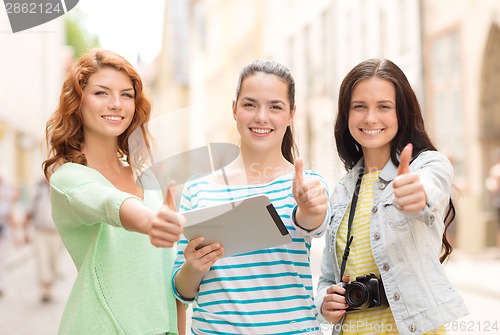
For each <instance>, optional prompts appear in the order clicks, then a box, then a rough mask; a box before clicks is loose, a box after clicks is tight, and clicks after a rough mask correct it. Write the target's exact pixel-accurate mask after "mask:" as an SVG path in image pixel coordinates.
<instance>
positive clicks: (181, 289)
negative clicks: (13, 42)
mask: <svg viewBox="0 0 500 335" xmlns="http://www.w3.org/2000/svg"><path fill="white" fill-rule="evenodd" d="M203 276H204V274H203V273H202V272H199V271H196V270H194V269H191V268H190V266H189V264H187V263H184V264H183V265H182V266H181V268H180V270H179V271H178V272H177V274H176V276H175V279H174V284H175V288H176V290H177V292H178V293H179V295H180V296H181V297H182V298H184V299H185V300H193V299H194V298H195V297H196V296H197V295H198V291H199V288H200V283H201V281H202V280H203Z"/></svg>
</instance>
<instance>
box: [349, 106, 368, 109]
mask: <svg viewBox="0 0 500 335" xmlns="http://www.w3.org/2000/svg"><path fill="white" fill-rule="evenodd" d="M352 108H353V109H365V106H364V105H354V106H352Z"/></svg>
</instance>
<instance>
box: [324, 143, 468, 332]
mask: <svg viewBox="0 0 500 335" xmlns="http://www.w3.org/2000/svg"><path fill="white" fill-rule="evenodd" d="M363 164H364V162H363V159H361V160H360V161H358V163H357V164H356V165H355V166H354V167H353V168H352V169H351V170H350V171H349V172H348V173H347V175H346V176H344V177H343V178H342V179H341V180H340V181H339V183H338V184H337V185H336V187H335V188H334V190H333V192H332V196H331V198H330V202H331V209H332V216H331V220H330V224H329V226H328V232H327V234H326V243H325V250H324V252H323V257H322V260H321V276H320V279H319V283H318V292H317V295H316V299H315V302H316V306H317V307H318V310H319V311H320V312H321V305H322V303H323V297H324V296H325V295H326V289H327V288H328V287H329V286H331V285H333V284H336V283H338V282H339V281H340V278H339V277H340V269H339V265H338V264H339V263H338V260H337V256H336V250H335V243H336V234H337V231H338V228H339V226H340V223H341V221H342V218H343V217H344V214H345V212H346V210H347V208H348V206H349V204H350V202H351V199H352V195H353V192H354V187H355V184H356V180H357V177H358V173H359V171H360V169H361V168H362V167H363ZM410 170H411V172H416V173H418V175H419V177H420V181H421V182H422V184H423V186H424V190H425V194H426V197H427V205H426V207H425V208H424V209H423V210H422V211H421V212H419V213H416V214H414V215H408V214H405V213H403V212H401V211H400V210H398V208H397V206H395V203H394V191H393V184H392V181H393V180H394V178H395V177H396V176H397V166H395V165H394V164H393V163H392V161H391V160H389V162H388V163H387V164H386V166H385V167H384V169H383V170H382V171H381V172H380V175H379V179H378V181H376V182H375V183H374V202H373V208H372V214H371V217H370V244H371V248H372V252H373V258H374V259H375V262H376V264H377V267H378V269H379V271H380V274H381V277H382V281H383V283H384V287H385V292H386V295H387V299H388V301H389V304H390V308H391V310H392V314H393V316H394V319H395V321H396V325H397V327H398V330H399V332H400V333H401V334H408V335H414V334H422V333H425V332H427V331H429V330H432V329H435V328H437V327H439V326H442V325H445V323H447V322H450V321H453V320H455V319H457V318H460V317H462V316H464V315H466V314H467V313H468V310H467V307H466V306H465V304H464V302H463V300H462V298H461V297H460V295H459V294H458V293H457V291H456V290H455V289H454V288H453V287H452V285H451V284H450V282H449V281H448V278H447V277H446V275H445V272H444V269H443V266H442V265H441V263H440V262H439V255H440V252H441V244H442V236H443V232H444V222H443V220H444V215H445V213H446V209H447V205H448V202H449V199H450V192H451V186H452V178H453V168H452V166H451V164H450V162H449V160H448V159H447V158H446V157H445V156H444V155H443V154H441V153H439V152H437V151H426V152H423V153H421V154H420V155H419V156H418V157H417V158H415V159H414V160H413V161H412V163H411V165H410ZM320 317H321V318H323V316H320ZM340 328H341V327H334V333H335V332H336V330H338V329H340Z"/></svg>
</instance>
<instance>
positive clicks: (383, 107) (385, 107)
mask: <svg viewBox="0 0 500 335" xmlns="http://www.w3.org/2000/svg"><path fill="white" fill-rule="evenodd" d="M380 109H391V106H389V105H382V106H380Z"/></svg>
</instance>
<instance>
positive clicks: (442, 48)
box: [430, 30, 465, 177]
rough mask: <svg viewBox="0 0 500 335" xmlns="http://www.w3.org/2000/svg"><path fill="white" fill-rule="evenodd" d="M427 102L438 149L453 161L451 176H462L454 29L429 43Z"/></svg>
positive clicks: (459, 83) (458, 68)
mask: <svg viewBox="0 0 500 335" xmlns="http://www.w3.org/2000/svg"><path fill="white" fill-rule="evenodd" d="M431 70H432V71H431V76H430V80H431V92H432V93H431V97H430V98H431V103H432V114H433V117H434V125H435V127H434V135H435V138H436V142H437V143H436V144H437V146H438V149H440V150H442V151H444V152H446V153H447V154H449V155H450V156H451V157H450V158H452V160H453V163H454V168H455V175H456V176H457V177H463V176H464V166H465V150H464V148H465V138H464V136H463V134H464V115H463V113H464V111H463V107H462V106H463V101H462V96H463V95H462V89H461V87H462V71H461V66H460V41H459V33H458V31H457V30H454V31H451V32H450V33H447V34H444V35H441V36H440V37H439V38H437V39H435V40H434V41H433V42H432V45H431Z"/></svg>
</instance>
